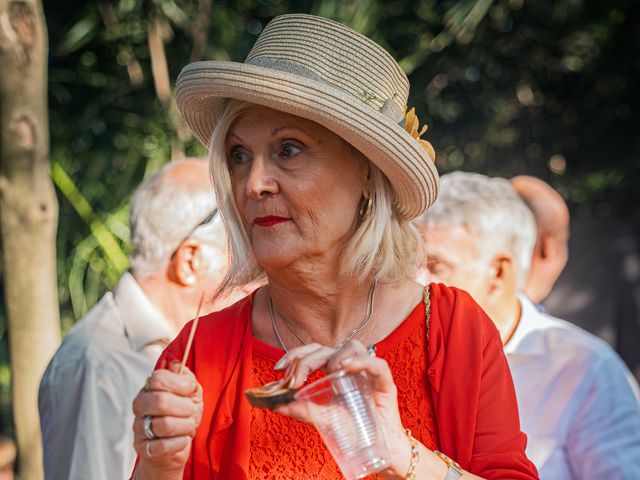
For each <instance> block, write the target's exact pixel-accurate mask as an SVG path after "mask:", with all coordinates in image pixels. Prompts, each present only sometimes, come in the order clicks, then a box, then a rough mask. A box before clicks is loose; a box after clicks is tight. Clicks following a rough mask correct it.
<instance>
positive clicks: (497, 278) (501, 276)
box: [489, 253, 514, 296]
mask: <svg viewBox="0 0 640 480" xmlns="http://www.w3.org/2000/svg"><path fill="white" fill-rule="evenodd" d="M513 275H514V271H513V259H512V258H511V257H510V256H509V255H505V254H503V253H498V254H496V255H495V256H494V257H493V258H492V259H491V263H490V268H489V295H490V296H496V295H499V294H502V292H504V290H505V289H506V288H507V287H509V286H510V284H511V283H513Z"/></svg>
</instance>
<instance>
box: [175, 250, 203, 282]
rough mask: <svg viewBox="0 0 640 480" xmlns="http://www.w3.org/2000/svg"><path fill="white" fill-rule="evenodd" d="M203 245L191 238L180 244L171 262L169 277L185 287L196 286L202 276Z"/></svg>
mask: <svg viewBox="0 0 640 480" xmlns="http://www.w3.org/2000/svg"><path fill="white" fill-rule="evenodd" d="M201 268H202V246H201V245H200V242H198V241H197V240H193V239H189V240H186V241H185V242H183V243H182V245H180V247H179V248H178V249H177V250H176V252H175V254H174V255H173V258H172V259H171V262H170V263H169V278H170V279H171V280H172V281H174V282H176V283H177V284H179V285H182V286H185V287H191V286H194V285H195V284H196V283H198V280H199V279H200V277H201V274H200V270H201Z"/></svg>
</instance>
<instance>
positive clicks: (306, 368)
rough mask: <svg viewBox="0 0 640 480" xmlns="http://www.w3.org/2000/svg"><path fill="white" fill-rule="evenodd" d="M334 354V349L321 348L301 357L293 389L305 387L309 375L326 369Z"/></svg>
mask: <svg viewBox="0 0 640 480" xmlns="http://www.w3.org/2000/svg"><path fill="white" fill-rule="evenodd" d="M334 352H335V350H334V349H333V348H329V347H320V348H318V349H316V350H314V351H313V352H312V353H310V354H308V355H306V356H304V357H301V358H300V359H299V363H298V365H297V367H296V371H295V374H294V378H293V382H292V384H291V387H292V388H298V387H300V386H301V385H303V384H304V382H305V381H306V380H307V377H308V376H309V374H310V373H311V372H314V371H316V370H318V369H319V368H322V367H324V366H325V365H326V364H327V361H328V360H329V358H330V357H331V355H333V354H334Z"/></svg>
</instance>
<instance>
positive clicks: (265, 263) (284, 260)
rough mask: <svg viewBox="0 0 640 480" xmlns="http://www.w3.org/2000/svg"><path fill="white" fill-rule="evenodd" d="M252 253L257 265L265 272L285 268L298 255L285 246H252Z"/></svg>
mask: <svg viewBox="0 0 640 480" xmlns="http://www.w3.org/2000/svg"><path fill="white" fill-rule="evenodd" d="M253 254H254V256H255V258H256V261H257V263H258V265H260V266H261V267H262V268H263V269H264V270H265V271H267V272H269V271H272V270H278V269H282V268H286V267H288V266H290V265H291V264H292V263H293V262H294V261H295V260H296V258H297V257H299V255H295V254H294V250H293V249H292V248H289V249H287V248H286V246H279V247H275V248H274V247H269V248H254V249H253Z"/></svg>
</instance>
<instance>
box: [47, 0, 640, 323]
mask: <svg viewBox="0 0 640 480" xmlns="http://www.w3.org/2000/svg"><path fill="white" fill-rule="evenodd" d="M638 10H639V8H638V3H637V2H632V1H631V0H628V1H620V2H597V1H595V0H591V1H586V0H558V1H553V2H552V1H549V0H546V1H537V2H533V1H525V0H460V1H452V0H449V1H436V0H412V1H408V0H391V1H382V0H360V1H356V0H324V1H321V0H316V1H312V0H308V1H292V0H260V1H249V0H239V1H233V2H232V1H217V2H208V1H207V0H198V1H196V0H184V1H180V2H178V1H177V0H150V1H142V0H117V1H111V2H110V1H107V0H101V1H98V2H80V1H73V0H67V1H65V2H63V4H60V2H55V3H54V2H45V13H46V16H47V19H48V25H49V32H50V47H51V61H50V99H51V100H50V107H51V139H52V160H53V166H54V168H53V176H54V180H55V181H56V185H57V187H58V192H59V198H60V203H61V208H60V230H59V235H58V271H59V287H60V301H61V309H62V319H63V326H64V328H65V329H67V328H68V327H69V326H71V325H72V324H73V322H74V321H75V320H76V319H77V318H79V317H81V316H82V315H83V314H84V313H86V311H87V309H88V308H90V307H91V306H92V305H93V304H94V303H95V302H96V301H97V299H98V298H99V297H100V295H101V294H102V293H103V292H104V291H105V290H106V289H108V288H111V287H113V285H114V282H115V281H116V279H117V278H118V276H119V275H120V273H121V272H122V270H123V269H124V268H125V265H124V260H123V259H124V256H125V255H126V254H127V251H128V246H127V236H128V232H127V212H128V210H127V202H128V198H129V195H130V194H131V192H132V191H133V190H134V189H135V187H136V185H138V183H139V182H140V181H141V180H142V178H144V176H145V175H146V174H147V173H149V172H151V171H154V170H156V169H157V168H158V167H159V166H160V165H162V164H163V163H164V162H166V161H168V160H169V159H170V158H171V156H172V152H173V154H176V155H177V154H179V152H184V153H185V154H187V155H201V154H203V153H204V150H203V148H202V147H201V146H200V145H198V144H197V143H196V142H195V141H194V140H193V138H192V137H191V136H190V135H189V133H188V131H186V130H185V128H184V125H182V124H181V121H180V119H179V116H178V115H177V113H176V110H175V107H173V106H172V105H170V104H169V103H168V102H166V101H164V100H163V99H162V98H160V97H161V96H160V97H159V95H158V94H157V92H156V89H155V86H154V76H153V73H152V72H153V70H152V64H151V60H152V58H151V57H152V55H151V51H150V48H149V43H148V38H149V31H150V25H152V23H153V22H157V24H158V25H161V26H162V29H163V30H162V32H163V33H162V35H163V38H164V42H165V53H166V60H167V65H168V73H169V79H170V84H171V85H173V82H174V81H175V78H176V76H177V74H178V73H179V71H180V69H181V68H182V67H183V66H184V65H185V64H186V63H188V62H189V61H190V60H196V59H215V60H236V61H241V60H242V59H243V58H244V57H245V56H246V54H247V53H248V51H249V49H250V48H251V45H252V44H253V42H254V41H255V39H256V37H257V35H258V34H259V33H260V32H261V30H262V28H263V27H264V25H265V24H266V23H267V22H268V21H269V20H270V19H271V18H272V17H274V16H276V15H279V14H282V13H287V12H302V13H314V14H319V15H323V16H326V17H329V18H333V19H336V20H339V21H341V22H343V23H346V24H348V25H350V26H352V27H353V28H355V29H356V30H358V31H361V32H362V33H364V34H366V35H368V36H370V37H372V38H373V39H375V40H376V41H377V42H379V43H380V44H382V45H383V46H384V47H385V48H387V49H388V50H389V51H390V52H391V53H392V54H393V55H394V57H395V58H397V59H398V60H399V61H400V63H401V65H402V66H403V68H404V69H405V71H407V72H408V74H409V76H410V80H411V83H412V90H411V99H410V105H411V106H415V107H416V110H417V113H418V115H419V117H420V118H421V119H422V120H423V121H426V122H427V123H428V124H429V125H430V129H429V132H427V138H429V139H430V140H431V141H432V143H433V145H434V147H435V148H436V151H437V152H438V159H437V164H438V166H439V168H440V170H441V171H449V170H454V169H465V170H475V171H480V172H484V173H488V174H491V175H504V176H510V175H514V174H521V173H529V174H533V175H537V176H539V177H541V178H543V179H546V180H548V181H550V182H551V183H552V184H554V185H555V186H556V187H557V188H558V189H559V190H560V191H561V192H562V193H563V194H564V195H565V196H566V198H567V199H568V200H569V201H570V203H571V205H572V207H573V208H574V212H578V213H581V214H593V213H594V212H595V213H598V214H607V213H608V212H611V211H619V212H623V211H628V209H629V208H630V207H631V206H634V205H637V204H638V193H637V192H638V190H637V189H634V188H633V183H634V182H635V181H637V180H638V179H639V177H640V161H639V158H638V157H639V156H640V155H639V153H640V144H639V141H638V137H637V127H636V125H638V124H640V122H639V120H640V119H639V118H638V103H639V99H640V94H639V93H638V89H637V84H638V79H639V75H638V71H639V70H640V61H639V60H638V59H639V58H640V52H639V51H638V50H639V48H640V47H639V45H640V27H639V26H638V22H634V18H638V13H639V12H638Z"/></svg>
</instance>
